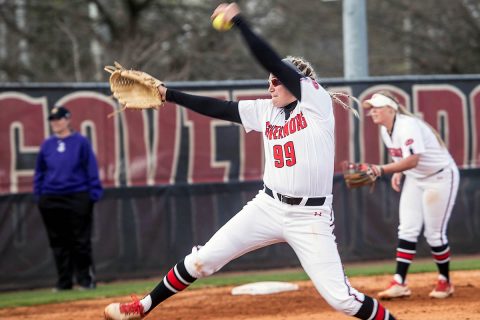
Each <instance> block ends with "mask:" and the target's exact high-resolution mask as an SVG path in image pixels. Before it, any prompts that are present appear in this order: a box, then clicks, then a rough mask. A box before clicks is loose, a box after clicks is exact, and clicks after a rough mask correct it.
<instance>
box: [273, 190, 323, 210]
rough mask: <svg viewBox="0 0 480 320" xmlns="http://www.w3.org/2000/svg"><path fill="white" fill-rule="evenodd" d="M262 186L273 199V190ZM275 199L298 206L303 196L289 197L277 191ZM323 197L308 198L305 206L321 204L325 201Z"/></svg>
mask: <svg viewBox="0 0 480 320" xmlns="http://www.w3.org/2000/svg"><path fill="white" fill-rule="evenodd" d="M264 187H265V193H266V194H268V195H269V196H270V197H272V198H273V199H275V197H274V196H273V191H272V190H271V189H270V188H269V187H267V186H264ZM277 199H278V200H279V201H280V202H283V203H286V204H290V205H293V206H298V205H299V204H300V202H302V200H303V198H295V197H289V196H285V195H283V194H281V193H277ZM325 199H326V198H325V197H321V198H308V200H307V202H305V206H308V207H319V206H323V204H324V203H325Z"/></svg>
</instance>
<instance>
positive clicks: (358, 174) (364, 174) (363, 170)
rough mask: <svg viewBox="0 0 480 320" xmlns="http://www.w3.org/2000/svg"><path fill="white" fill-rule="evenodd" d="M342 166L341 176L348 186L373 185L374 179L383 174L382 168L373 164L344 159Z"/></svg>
mask: <svg viewBox="0 0 480 320" xmlns="http://www.w3.org/2000/svg"><path fill="white" fill-rule="evenodd" d="M342 167H343V178H344V180H345V183H346V184H347V187H349V188H359V187H363V186H370V187H373V186H374V184H375V181H376V180H377V179H378V178H379V177H380V176H382V175H383V168H382V167H381V166H377V165H374V164H368V163H353V162H348V161H344V162H343V164H342Z"/></svg>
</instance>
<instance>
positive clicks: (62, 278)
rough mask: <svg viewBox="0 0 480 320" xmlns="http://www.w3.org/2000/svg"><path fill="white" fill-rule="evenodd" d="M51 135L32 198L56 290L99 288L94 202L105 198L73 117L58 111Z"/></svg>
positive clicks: (53, 116)
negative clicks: (49, 253)
mask: <svg viewBox="0 0 480 320" xmlns="http://www.w3.org/2000/svg"><path fill="white" fill-rule="evenodd" d="M48 121H49V123H50V127H51V129H52V132H53V135H52V136H51V137H50V138H48V139H46V140H45V141H44V142H43V143H42V146H41V147H40V153H39V154H38V157H37V164H36V167H35V178H34V194H35V197H36V199H37V201H38V208H39V210H40V213H41V215H42V219H43V222H44V224H45V227H46V229H47V234H48V239H49V242H50V247H51V248H52V251H53V256H54V259H55V265H56V267H57V273H58V281H57V284H56V286H55V288H54V290H55V291H59V290H70V289H72V287H73V284H74V276H75V279H76V282H77V284H78V285H79V287H80V288H81V289H94V288H95V274H94V266H93V258H92V244H91V235H92V222H93V203H94V202H95V201H98V200H99V199H100V197H101V196H102V193H103V189H102V186H101V184H100V180H99V178H98V167H97V161H96V159H95V155H94V154H93V150H92V147H91V146H90V143H89V141H88V140H87V139H86V138H85V137H83V136H82V135H80V134H79V133H78V132H74V131H73V130H72V129H71V128H70V121H71V113H70V111H69V110H67V109H66V108H64V107H55V108H53V109H52V111H51V113H50V116H49V117H48Z"/></svg>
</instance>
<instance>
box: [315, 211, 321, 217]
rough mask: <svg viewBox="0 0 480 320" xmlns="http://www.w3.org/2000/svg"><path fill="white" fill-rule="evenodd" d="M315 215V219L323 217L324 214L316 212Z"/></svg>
mask: <svg viewBox="0 0 480 320" xmlns="http://www.w3.org/2000/svg"><path fill="white" fill-rule="evenodd" d="M313 215H314V216H315V217H321V216H322V212H320V211H315V212H314V213H313Z"/></svg>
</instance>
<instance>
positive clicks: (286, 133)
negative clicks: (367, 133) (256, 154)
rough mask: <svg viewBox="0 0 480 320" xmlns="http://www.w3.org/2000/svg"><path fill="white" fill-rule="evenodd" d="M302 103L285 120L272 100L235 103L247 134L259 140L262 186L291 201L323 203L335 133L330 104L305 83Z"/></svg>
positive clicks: (321, 90) (329, 188) (317, 89)
mask: <svg viewBox="0 0 480 320" xmlns="http://www.w3.org/2000/svg"><path fill="white" fill-rule="evenodd" d="M301 90H302V101H298V103H297V106H296V107H295V108H294V109H293V110H292V111H291V114H290V117H289V118H288V120H285V114H284V112H285V110H284V109H283V108H277V107H274V106H273V105H272V101H271V100H262V99H258V100H243V101H239V112H240V117H241V120H242V124H243V126H244V128H245V130H246V131H247V132H249V131H251V130H255V131H259V132H261V133H262V135H263V146H264V152H265V172H264V176H263V181H264V183H265V185H266V186H267V187H269V188H271V189H272V190H275V191H276V192H279V193H282V194H284V195H288V196H292V197H325V196H328V195H330V194H331V193H332V183H333V171H334V168H333V167H334V154H335V142H334V130H335V121H334V116H333V108H332V100H331V97H330V95H329V94H328V92H327V91H325V89H324V88H323V87H322V86H320V85H319V84H318V83H317V82H315V81H313V80H311V79H310V78H302V81H301Z"/></svg>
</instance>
